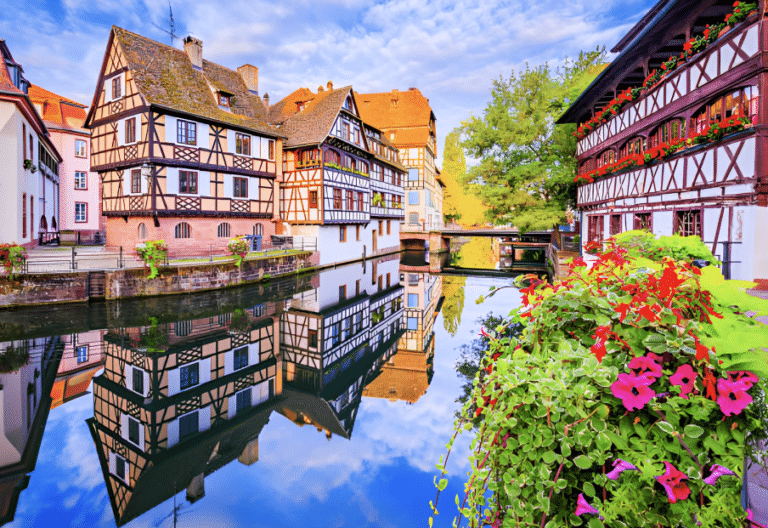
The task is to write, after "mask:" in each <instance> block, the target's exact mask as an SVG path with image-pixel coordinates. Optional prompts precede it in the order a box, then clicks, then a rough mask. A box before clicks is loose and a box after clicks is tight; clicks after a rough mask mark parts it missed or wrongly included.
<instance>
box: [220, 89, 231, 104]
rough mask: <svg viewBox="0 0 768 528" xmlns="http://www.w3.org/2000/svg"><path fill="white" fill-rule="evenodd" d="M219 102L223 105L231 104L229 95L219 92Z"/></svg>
mask: <svg viewBox="0 0 768 528" xmlns="http://www.w3.org/2000/svg"><path fill="white" fill-rule="evenodd" d="M219 104H220V105H221V106H229V96H228V95H224V94H223V93H221V92H219Z"/></svg>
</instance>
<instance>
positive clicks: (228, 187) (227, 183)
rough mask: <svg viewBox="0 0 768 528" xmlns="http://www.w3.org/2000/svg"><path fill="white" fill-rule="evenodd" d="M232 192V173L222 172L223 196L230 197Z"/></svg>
mask: <svg viewBox="0 0 768 528" xmlns="http://www.w3.org/2000/svg"><path fill="white" fill-rule="evenodd" d="M233 195H234V192H233V191H232V175H231V174H224V197H225V198H232V197H233Z"/></svg>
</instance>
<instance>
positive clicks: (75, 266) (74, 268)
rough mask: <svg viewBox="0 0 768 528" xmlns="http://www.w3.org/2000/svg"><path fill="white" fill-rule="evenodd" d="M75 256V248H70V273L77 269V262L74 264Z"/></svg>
mask: <svg viewBox="0 0 768 528" xmlns="http://www.w3.org/2000/svg"><path fill="white" fill-rule="evenodd" d="M75 255H77V251H75V246H72V271H75V270H76V269H77V262H75Z"/></svg>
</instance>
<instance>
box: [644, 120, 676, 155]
mask: <svg viewBox="0 0 768 528" xmlns="http://www.w3.org/2000/svg"><path fill="white" fill-rule="evenodd" d="M684 137H685V123H684V122H683V120H682V119H671V120H669V121H667V122H666V123H664V124H662V125H661V126H659V128H657V129H656V130H655V131H654V132H653V133H652V134H651V137H650V138H649V139H648V146H649V147H650V148H653V147H656V146H658V145H659V144H660V143H669V142H670V141H672V140H674V139H680V138H684Z"/></svg>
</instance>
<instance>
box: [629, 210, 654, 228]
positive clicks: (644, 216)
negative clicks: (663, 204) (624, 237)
mask: <svg viewBox="0 0 768 528" xmlns="http://www.w3.org/2000/svg"><path fill="white" fill-rule="evenodd" d="M634 224H635V225H634V226H633V227H634V229H645V230H647V231H653V221H652V217H651V213H636V214H635V222H634Z"/></svg>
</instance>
